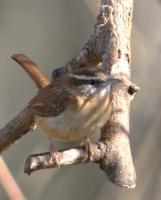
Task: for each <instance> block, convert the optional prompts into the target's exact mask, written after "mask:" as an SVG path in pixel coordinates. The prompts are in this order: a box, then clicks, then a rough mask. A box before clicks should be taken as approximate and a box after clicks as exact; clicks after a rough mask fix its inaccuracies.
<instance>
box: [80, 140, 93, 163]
mask: <svg viewBox="0 0 161 200" xmlns="http://www.w3.org/2000/svg"><path fill="white" fill-rule="evenodd" d="M81 145H82V146H84V148H85V151H86V153H87V160H88V161H89V162H91V161H92V159H93V150H92V149H93V146H92V142H91V140H90V139H89V138H88V137H85V138H84V140H83V142H82V143H81Z"/></svg>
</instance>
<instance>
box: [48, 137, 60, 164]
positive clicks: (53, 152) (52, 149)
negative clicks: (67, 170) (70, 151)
mask: <svg viewBox="0 0 161 200" xmlns="http://www.w3.org/2000/svg"><path fill="white" fill-rule="evenodd" d="M48 141H49V152H50V159H49V162H54V163H55V164H56V166H59V158H60V153H59V152H58V151H57V150H56V149H55V147H54V144H53V140H52V139H51V138H49V140H48Z"/></svg>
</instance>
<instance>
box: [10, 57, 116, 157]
mask: <svg viewBox="0 0 161 200" xmlns="http://www.w3.org/2000/svg"><path fill="white" fill-rule="evenodd" d="M13 59H15V60H16V61H17V62H19V63H20V64H21V65H22V66H23V68H24V69H25V70H26V71H27V73H28V74H29V75H30V76H31V77H32V79H33V80H34V82H35V83H36V85H37V86H38V88H39V89H40V90H39V92H38V94H37V95H36V96H35V97H34V98H33V99H32V100H31V101H30V102H29V105H28V109H29V111H30V112H31V113H32V115H33V116H35V125H36V126H37V128H39V129H40V130H42V132H43V133H45V134H47V135H48V136H49V137H50V138H54V139H59V140H64V141H74V140H82V139H84V138H88V137H89V136H90V135H92V134H95V133H100V132H101V129H102V127H103V126H104V125H105V124H106V122H107V121H108V119H109V116H110V114H111V110H112V106H111V103H110V88H111V79H110V80H109V79H108V75H107V73H105V72H104V71H103V70H102V69H101V68H99V67H90V68H81V69H79V70H75V71H73V72H69V73H66V74H65V75H63V76H61V77H59V78H57V79H56V80H53V81H51V82H50V81H48V79H47V78H46V77H45V75H44V74H42V72H41V71H40V70H39V69H38V68H37V67H35V64H34V63H33V62H32V61H31V60H29V58H27V57H24V55H14V56H13ZM25 59H26V60H25ZM35 70H36V72H35ZM50 149H51V151H52V156H53V158H54V157H56V156H57V155H56V151H55V150H54V148H53V146H52V145H50ZM54 159H55V158H54ZM56 161H57V159H56Z"/></svg>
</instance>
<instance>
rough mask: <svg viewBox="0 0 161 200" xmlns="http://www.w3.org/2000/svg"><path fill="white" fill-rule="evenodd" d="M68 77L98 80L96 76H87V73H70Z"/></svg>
mask: <svg viewBox="0 0 161 200" xmlns="http://www.w3.org/2000/svg"><path fill="white" fill-rule="evenodd" d="M69 76H70V77H73V78H76V79H80V80H99V78H98V77H94V76H87V75H76V74H70V75H69Z"/></svg>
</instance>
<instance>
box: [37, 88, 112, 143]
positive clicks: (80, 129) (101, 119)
mask: <svg viewBox="0 0 161 200" xmlns="http://www.w3.org/2000/svg"><path fill="white" fill-rule="evenodd" d="M78 101H79V103H78V104H77V106H74V105H70V106H68V107H67V109H65V111H64V112H62V113H61V114H59V115H58V116H50V117H39V116H36V124H37V126H38V128H39V129H41V130H42V131H43V132H44V133H46V134H47V135H49V136H50V137H53V138H55V139H59V140H66V141H72V140H73V141H74V140H81V139H82V138H84V137H88V136H89V135H91V134H94V133H100V131H101V128H102V127H103V126H104V125H105V123H106V122H107V121H108V118H109V115H110V113H111V104H110V101H109V88H108V87H107V88H105V89H104V90H102V91H101V92H100V94H99V95H98V96H96V97H94V98H91V99H90V100H88V101H83V100H82V99H81V98H80V99H78Z"/></svg>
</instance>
